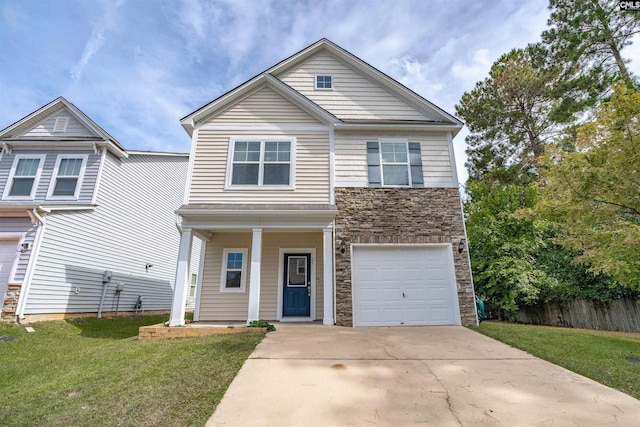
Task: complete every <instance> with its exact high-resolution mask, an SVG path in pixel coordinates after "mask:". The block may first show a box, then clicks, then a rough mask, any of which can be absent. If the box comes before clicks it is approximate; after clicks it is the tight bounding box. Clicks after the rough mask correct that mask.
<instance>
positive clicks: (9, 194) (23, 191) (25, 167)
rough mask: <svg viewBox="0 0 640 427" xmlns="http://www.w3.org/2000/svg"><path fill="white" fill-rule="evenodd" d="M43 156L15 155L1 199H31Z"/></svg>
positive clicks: (36, 186)
mask: <svg viewBox="0 0 640 427" xmlns="http://www.w3.org/2000/svg"><path fill="white" fill-rule="evenodd" d="M44 159H45V156H44V155H42V156H22V155H17V156H16V158H15V160H14V161H13V167H12V168H11V172H10V173H9V179H8V180H7V185H6V187H5V189H4V193H3V195H2V198H3V199H22V200H31V199H33V197H34V195H35V192H36V189H37V188H38V180H39V179H40V173H41V172H42V166H43V165H44Z"/></svg>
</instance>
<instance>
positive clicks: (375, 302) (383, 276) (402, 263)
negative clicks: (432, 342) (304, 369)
mask: <svg viewBox="0 0 640 427" xmlns="http://www.w3.org/2000/svg"><path fill="white" fill-rule="evenodd" d="M451 264H452V259H451V254H450V250H449V248H448V247H447V246H429V247H424V246H418V247H416V246H384V245H379V246H354V247H353V263H352V269H353V303H354V325H355V326H402V325H457V324H460V315H459V310H458V308H457V304H458V301H457V300H458V298H457V294H456V289H455V282H454V279H453V277H452V274H453V273H452V270H453V269H452V267H451Z"/></svg>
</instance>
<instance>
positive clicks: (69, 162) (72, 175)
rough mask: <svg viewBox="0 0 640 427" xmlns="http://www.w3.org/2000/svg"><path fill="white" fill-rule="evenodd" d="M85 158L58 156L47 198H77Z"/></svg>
mask: <svg viewBox="0 0 640 427" xmlns="http://www.w3.org/2000/svg"><path fill="white" fill-rule="evenodd" d="M86 160H87V156H58V160H57V162H56V167H55V170H54V175H53V179H52V181H51V187H50V188H49V197H64V198H76V199H77V198H78V193H79V192H80V184H81V179H82V173H83V172H84V165H85V162H86Z"/></svg>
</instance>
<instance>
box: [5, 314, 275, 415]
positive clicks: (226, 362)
mask: <svg viewBox="0 0 640 427" xmlns="http://www.w3.org/2000/svg"><path fill="white" fill-rule="evenodd" d="M164 320H166V318H165V317H154V316H145V317H139V318H119V319H95V318H90V319H82V320H78V321H73V322H71V321H69V322H64V321H56V322H38V323H34V324H32V326H33V328H34V329H35V330H36V332H34V333H27V332H25V329H24V326H17V325H10V324H0V337H1V336H17V337H18V339H16V340H13V341H6V342H0V396H2V398H1V399H0V425H2V426H35V425H38V426H45V425H46V426H199V425H200V426H201V425H204V423H205V422H206V420H207V419H208V418H209V416H211V414H212V413H213V410H214V409H215V407H216V405H217V404H218V403H219V402H220V399H222V396H223V394H224V392H225V391H226V390H227V387H228V386H229V384H230V383H231V381H232V380H233V378H234V377H235V375H236V374H237V372H238V370H239V369H240V367H241V366H242V364H243V363H244V361H245V360H246V359H247V357H248V356H249V354H250V353H251V352H252V351H253V349H254V347H255V346H256V345H257V344H258V343H259V342H260V341H261V340H262V338H263V337H264V334H262V333H244V334H230V335H218V336H211V337H203V338H185V339H177V340H166V341H138V339H137V334H138V327H139V326H144V325H152V324H156V323H160V322H162V321H164Z"/></svg>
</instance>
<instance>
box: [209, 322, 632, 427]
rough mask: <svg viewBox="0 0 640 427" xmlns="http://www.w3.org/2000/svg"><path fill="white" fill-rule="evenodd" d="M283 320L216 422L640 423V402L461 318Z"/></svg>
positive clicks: (257, 352)
mask: <svg viewBox="0 0 640 427" xmlns="http://www.w3.org/2000/svg"><path fill="white" fill-rule="evenodd" d="M277 328H278V330H277V331H276V332H272V333H269V334H268V335H267V337H266V338H265V339H264V340H263V342H262V343H260V345H258V347H257V348H256V350H255V351H254V352H253V354H252V355H251V356H250V358H249V359H248V360H247V361H246V362H245V364H244V366H243V367H242V369H241V370H240V372H239V373H238V376H237V377H236V378H235V379H234V380H233V382H232V383H231V386H230V387H229V389H228V390H227V393H226V394H225V396H224V397H223V399H222V401H221V402H220V404H219V405H218V408H217V409H216V411H215V413H214V414H213V416H212V417H211V418H210V419H209V421H208V422H207V426H208V427H213V426H413V425H416V426H473V425H506V426H538V425H541V426H565V425H572V426H607V425H619V426H635V425H640V424H639V423H640V401H638V400H636V399H634V398H632V397H630V396H628V395H626V394H624V393H621V392H619V391H616V390H614V389H611V388H609V387H606V386H604V385H601V384H599V383H597V382H595V381H592V380H590V379H588V378H585V377H582V376H580V375H577V374H575V373H573V372H570V371H568V370H566V369H564V368H561V367H559V366H556V365H554V364H552V363H549V362H546V361H543V360H541V359H538V358H536V357H533V356H531V355H530V354H528V353H526V352H523V351H520V350H517V349H514V348H513V347H510V346H508V345H505V344H502V343H500V342H498V341H495V340H493V339H491V338H488V337H485V336H483V335H481V334H478V333H476V332H474V331H471V330H469V329H466V328H463V327H457V326H425V327H402V328H343V327H333V326H322V325H315V324H313V325H310V324H304V325H302V324H298V325H296V324H279V325H277Z"/></svg>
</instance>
